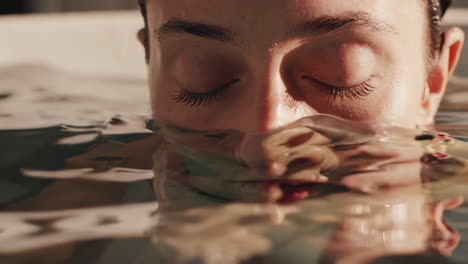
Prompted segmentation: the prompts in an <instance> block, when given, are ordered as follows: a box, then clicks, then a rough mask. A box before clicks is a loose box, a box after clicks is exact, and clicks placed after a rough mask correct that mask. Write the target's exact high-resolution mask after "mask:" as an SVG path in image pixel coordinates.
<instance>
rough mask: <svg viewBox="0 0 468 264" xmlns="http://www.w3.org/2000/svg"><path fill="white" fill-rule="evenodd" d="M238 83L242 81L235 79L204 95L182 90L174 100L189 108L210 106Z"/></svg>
mask: <svg viewBox="0 0 468 264" xmlns="http://www.w3.org/2000/svg"><path fill="white" fill-rule="evenodd" d="M238 82H240V79H235V80H232V81H230V82H228V83H226V84H224V85H222V86H221V87H218V88H216V89H214V90H211V91H208V92H204V93H196V92H192V91H189V90H187V89H184V88H181V89H180V90H179V91H177V92H176V93H175V94H174V95H173V96H172V99H173V100H174V101H176V102H178V103H183V104H184V105H185V106H188V107H197V106H200V105H203V104H210V103H212V102H213V101H216V100H219V99H220V98H221V97H222V96H223V95H224V94H225V92H226V91H227V90H228V89H229V88H230V87H232V86H233V85H234V84H236V83H238Z"/></svg>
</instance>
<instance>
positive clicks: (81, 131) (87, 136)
mask: <svg viewBox="0 0 468 264" xmlns="http://www.w3.org/2000/svg"><path fill="white" fill-rule="evenodd" d="M22 76H23V77H22ZM24 76H28V77H29V78H24ZM0 80H1V82H0V120H1V122H0V123H1V125H0V127H1V130H0V147H1V149H2V152H1V154H0V171H1V175H2V177H1V178H0V188H1V191H0V205H1V208H2V212H1V213H0V259H4V261H5V263H72V264H73V263H103V264H105V263H207V264H211V263H223V264H224V263H227V264H229V263H365V261H372V263H410V262H411V263H450V262H449V261H452V262H455V263H464V261H465V260H466V259H467V258H468V256H467V255H466V252H468V251H467V250H468V249H467V248H464V247H465V243H463V241H464V236H468V224H467V222H466V216H467V215H468V209H467V207H466V206H465V204H463V200H462V199H461V198H462V197H463V198H465V199H466V198H468V191H467V190H468V188H467V187H468V182H467V180H466V178H465V176H466V174H464V171H465V167H466V166H465V159H464V158H463V157H467V156H466V155H465V152H466V149H464V148H462V149H461V150H456V151H452V152H451V153H452V154H453V153H455V154H456V155H457V156H456V157H450V156H440V155H439V156H438V155H426V159H424V160H425V164H423V169H422V170H421V168H420V167H415V168H416V169H418V174H417V175H416V174H414V173H411V171H410V170H409V169H407V170H406V171H403V173H402V172H401V171H398V170H396V167H395V168H394V167H388V166H389V165H392V166H393V165H394V164H396V163H398V164H400V161H403V160H404V161H405V162H406V161H409V160H412V156H411V155H413V154H414V155H416V156H418V155H422V152H421V153H419V152H418V151H419V148H417V147H416V146H417V145H420V144H419V143H415V141H414V140H413V138H414V135H413V132H411V131H400V130H398V131H395V130H391V131H390V133H385V132H388V131H387V130H382V131H380V132H378V133H376V132H375V131H368V130H366V129H363V128H362V127H358V126H354V125H352V124H349V123H339V124H336V123H334V122H335V121H330V120H331V119H321V120H319V119H305V120H303V121H302V123H300V122H299V124H296V126H292V127H290V128H288V129H289V130H282V131H277V132H276V133H272V134H268V135H266V134H265V135H251V140H250V141H248V142H250V143H249V144H248V146H247V147H245V146H244V148H243V150H242V151H240V150H239V149H240V147H239V142H240V141H241V139H242V138H243V137H244V136H245V135H241V134H239V133H236V132H234V131H228V132H229V133H228V132H226V131H215V132H213V131H211V132H209V133H208V132H199V133H192V132H190V131H180V130H178V129H177V128H173V127H168V126H167V127H163V126H159V130H158V133H159V135H164V136H165V137H166V143H163V144H161V139H160V138H159V137H157V136H155V135H154V134H153V132H152V131H151V129H150V128H151V121H149V119H148V109H147V107H146V105H147V103H146V100H148V95H147V94H146V92H145V91H146V88H145V84H144V83H142V82H137V81H132V82H129V81H126V82H117V81H112V80H99V79H89V78H88V79H87V78H82V77H79V76H72V75H67V74H64V73H60V72H56V71H53V70H51V69H47V68H41V67H19V68H15V69H10V70H7V71H4V72H3V73H0ZM64 87H67V88H66V89H64ZM68 87H71V89H68ZM129 87H131V88H132V89H129ZM98 89H101V90H99V91H102V92H96V91H98ZM458 91H460V90H458ZM128 98H132V100H129V99H128ZM449 98H450V97H449ZM129 101H131V102H129ZM19 105H22V106H23V107H18V106H19ZM453 106H455V104H454V105H453ZM26 120H27V121H28V122H25V121H26ZM317 120H318V121H317ZM323 120H325V121H323ZM319 121H320V122H322V123H320V122H319ZM467 122H468V116H467V115H466V114H465V113H464V112H463V111H461V109H460V105H459V104H458V105H457V108H456V109H453V108H452V109H450V108H447V110H446V111H441V113H440V114H439V127H440V128H441V130H443V131H447V132H450V133H451V134H452V135H454V136H456V137H457V138H458V139H464V136H466V135H468V131H466V126H465V125H466V123H467ZM317 124H319V125H317ZM337 125H339V126H337ZM304 127H306V129H305V130H304ZM336 127H339V128H340V129H341V131H340V130H337V129H336ZM307 129H313V130H316V131H320V132H321V134H320V135H318V136H317V134H314V135H313V136H311V135H310V130H307ZM343 130H345V131H346V133H340V132H342V131H343ZM285 131H286V132H287V133H286V132H285ZM231 132H232V133H231ZM303 135H309V136H306V137H305V138H302V137H301V136H303ZM323 135H326V136H324V137H323ZM286 139H287V140H286ZM291 139H295V140H298V141H295V140H293V141H291ZM376 139H379V140H376ZM382 139H384V140H382ZM409 139H411V140H409ZM436 139H438V141H437V140H428V142H432V143H430V144H429V143H428V144H423V147H422V148H421V149H422V150H425V151H426V152H428V149H430V150H431V151H432V152H431V153H429V154H440V153H439V152H441V150H444V151H445V150H447V147H446V144H445V143H447V142H448V141H450V140H451V139H450V138H449V137H446V136H444V135H440V136H438V137H437V136H436ZM284 140H286V141H287V142H289V143H290V145H288V146H286V147H285V145H284V144H283V143H284V142H283V141H284ZM447 140H448V141H447ZM426 141H427V140H426ZM219 142H222V143H219ZM259 142H263V143H264V144H263V145H262V144H260V145H258V144H259ZM265 142H267V143H265ZM382 142H384V143H382ZM440 142H442V143H443V144H441V143H440ZM449 143H450V142H449ZM450 144H452V143H450ZM450 144H449V145H450ZM312 145H314V146H315V145H320V146H321V147H322V148H321V149H320V151H319V152H320V153H321V154H322V156H320V157H321V160H320V161H318V160H317V159H316V156H314V155H312V154H311V153H310V152H307V151H306V152H307V153H305V152H304V150H310V148H311V146H312ZM362 145H364V146H370V147H373V148H372V149H371V150H379V151H381V150H383V149H385V148H386V147H389V146H393V147H395V146H397V147H396V149H398V152H399V153H410V154H411V155H407V156H404V157H401V156H400V158H402V160H398V159H394V158H395V156H394V155H393V156H392V155H383V156H378V157H377V158H376V157H375V156H372V155H370V154H369V155H368V156H366V158H361V159H358V161H359V162H357V163H353V164H348V167H347V169H343V168H342V167H340V168H335V166H334V165H333V164H334V163H333V162H335V161H336V160H340V159H342V157H348V158H349V157H353V155H354V156H356V155H357V156H359V155H361V154H359V153H356V152H352V151H354V150H355V148H352V147H351V148H350V147H349V146H355V147H356V146H362ZM265 146H266V147H265ZM330 146H333V148H331V150H330ZM337 146H339V148H338V147H337ZM344 146H346V147H344ZM262 147H264V148H262ZM297 147H304V148H299V149H298V148H297ZM448 148H449V149H451V148H450V147H448ZM155 150H157V151H156V154H155V155H154V156H155V158H154V161H155V163H156V168H155V171H156V172H158V173H159V174H158V175H159V176H160V177H156V180H155V184H154V185H155V187H154V188H155V189H156V193H157V195H158V198H159V199H158V200H159V203H157V202H156V200H155V194H154V193H153V186H152V185H153V177H154V173H153V157H152V153H153V152H155ZM259 150H261V151H260V152H259ZM368 150H369V149H368ZM394 150H395V148H392V151H394ZM347 151H348V152H347ZM349 151H351V152H349ZM338 152H339V153H341V154H340V155H341V156H340V155H338V156H334V154H336V153H338ZM429 152H430V151H429ZM271 153H273V154H274V155H273V156H272V155H269V154H271ZM284 153H289V154H288V155H285V154H284ZM291 153H292V154H291ZM324 153H325V154H324ZM343 153H354V154H349V155H348V154H346V155H348V156H346V155H345V154H343ZM367 153H374V152H372V151H368V152H367ZM174 155H176V156H178V157H183V158H184V159H185V160H187V162H186V163H185V164H184V166H183V167H182V166H180V163H179V162H180V161H179V160H178V159H177V158H176V157H174ZM327 155H329V156H327ZM291 156H293V158H280V159H277V157H291ZM272 157H275V158H272ZM324 157H325V158H324ZM327 157H329V158H327ZM361 157H362V156H361ZM334 158H336V160H335V159H334ZM298 160H300V161H302V163H301V162H299V163H297V162H295V161H298ZM304 160H306V161H309V163H307V162H306V163H304V162H303V161H304ZM311 160H312V161H313V162H312V163H314V162H315V163H320V164H322V165H323V166H324V167H321V169H317V168H315V167H314V166H311V163H310V162H311ZM377 160H378V161H379V162H377V163H376V161H377ZM272 161H275V162H276V163H274V164H275V165H276V167H274V168H275V169H274V170H268V169H266V168H270V167H269V165H271V164H273V163H272ZM364 161H366V162H367V163H365V164H363V162H364ZM269 162H270V163H269ZM327 162H328V163H327ZM304 164H305V165H304ZM371 164H377V165H376V166H374V167H372V166H368V165H371ZM418 164H419V165H421V164H420V163H419V162H418ZM364 165H365V166H364ZM181 168H185V169H184V170H181ZM323 168H325V169H323ZM351 168H354V170H356V168H360V170H362V169H363V168H365V170H366V171H365V172H369V173H370V172H372V174H364V176H362V175H361V178H359V177H358V178H354V180H353V178H352V177H347V176H348V175H349V174H350V171H351ZM388 168H392V169H394V170H392V169H388ZM404 168H410V167H404ZM187 170H188V171H190V173H191V175H192V178H187V177H185V178H184V177H182V180H180V179H181V177H180V175H182V174H186V173H187ZM266 171H267V172H266ZM382 171H386V174H382V173H381V172H382ZM389 171H390V172H391V173H390V174H389V173H388V172H389ZM419 171H423V172H424V173H425V174H424V175H426V176H424V175H423V178H422V181H424V182H425V183H424V184H422V185H421V184H419V183H421V177H419ZM361 172H362V171H361ZM376 172H378V173H381V174H376ZM392 173H393V174H392ZM220 174H222V176H221V177H218V176H219V175H220ZM215 175H216V176H217V177H214V176H215ZM272 175H273V176H274V177H286V178H288V179H289V180H288V181H287V182H284V181H281V182H279V181H276V180H275V181H273V182H272V184H271V185H272V186H273V187H272V188H268V190H267V191H265V179H271V177H272ZM275 175H276V176H275ZM369 175H371V176H372V177H371V178H369ZM389 175H400V177H389ZM413 175H416V176H417V177H411V176H413ZM252 178H254V179H256V180H255V184H251V183H239V182H237V183H236V182H235V181H233V179H236V180H239V181H244V180H249V179H252ZM383 178H385V179H386V180H385V181H376V180H375V179H383ZM389 178H391V179H390V181H389V180H388V179H389ZM207 179H208V180H207ZM275 179H276V178H275ZM346 179H351V180H347V181H346ZM291 181H297V182H296V183H301V184H303V183H304V181H307V183H308V184H309V185H307V188H306V189H307V190H308V193H307V195H309V196H313V197H314V199H307V200H303V201H299V202H295V203H281V204H274V203H268V204H259V203H252V202H255V201H260V200H264V201H270V202H271V201H272V200H271V199H273V201H276V200H275V199H280V198H275V197H276V196H275V195H278V193H279V196H278V197H281V194H282V195H283V197H284V194H285V193H288V192H292V193H293V194H292V197H293V198H294V197H295V196H294V195H299V196H300V195H301V194H302V193H304V192H299V194H296V193H295V191H296V189H297V188H296V187H290V186H289V185H291V184H292V182H291ZM311 182H312V183H313V184H312V183H311ZM371 182H372V183H375V182H376V184H374V185H372V184H369V183H371ZM402 182H403V183H404V184H401V183H402ZM416 182H417V183H418V184H415V183H416ZM260 183H261V184H260ZM281 184H286V185H288V186H287V187H284V186H283V185H281ZM310 184H311V185H310ZM268 186H270V185H268ZM278 186H279V187H278ZM390 187H391V188H390ZM275 188H276V189H275ZM288 188H289V189H288ZM290 189H292V190H293V191H290ZM311 189H312V190H314V191H313V192H310V190H311ZM259 190H260V191H259ZM296 198H297V197H296ZM227 200H231V201H230V202H227ZM280 200H281V199H280ZM293 200H294V199H293ZM240 201H243V202H240ZM283 202H289V199H286V201H283ZM158 207H159V209H158ZM156 209H158V210H156ZM449 209H452V210H450V211H449ZM444 212H445V217H444ZM452 228H453V229H452ZM460 239H461V242H460V241H459V240H460ZM405 261H406V262H405ZM2 263H3V262H2Z"/></svg>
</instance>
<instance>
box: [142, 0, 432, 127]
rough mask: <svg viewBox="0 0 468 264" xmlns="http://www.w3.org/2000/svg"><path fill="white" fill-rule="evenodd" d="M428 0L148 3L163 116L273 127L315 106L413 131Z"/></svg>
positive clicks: (192, 123) (423, 70)
mask: <svg viewBox="0 0 468 264" xmlns="http://www.w3.org/2000/svg"><path fill="white" fill-rule="evenodd" d="M423 3H424V2H423V1H407V0H346V1H343V0H248V1H247V0H236V1H219V0H197V1H194V0H149V2H148V4H147V5H148V24H149V32H150V35H149V44H150V46H149V52H150V53H149V54H150V55H149V56H150V57H149V69H150V85H151V92H152V106H153V112H154V115H155V119H156V120H158V121H166V122H170V123H171V124H174V125H178V126H183V127H187V128H190V129H195V130H215V129H235V130H240V131H243V132H263V131H267V130H270V129H273V128H277V127H280V126H284V125H287V124H289V123H291V122H294V121H295V120H298V119H300V118H302V117H305V116H310V115H314V114H319V113H320V114H331V115H336V116H339V117H342V118H344V119H349V120H353V121H357V122H362V123H371V124H385V125H398V126H403V127H409V128H413V127H415V126H417V125H418V124H419V123H418V122H420V120H419V119H420V112H421V107H422V103H421V102H422V98H423V91H424V89H423V88H424V87H425V86H426V81H427V68H428V67H427V55H428V49H427V47H428V37H427V33H428V30H429V26H428V24H427V22H426V20H427V12H426V7H425V6H424V4H423Z"/></svg>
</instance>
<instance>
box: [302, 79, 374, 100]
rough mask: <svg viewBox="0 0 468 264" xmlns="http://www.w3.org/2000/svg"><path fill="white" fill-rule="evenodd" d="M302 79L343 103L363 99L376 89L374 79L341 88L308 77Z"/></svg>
mask: <svg viewBox="0 0 468 264" xmlns="http://www.w3.org/2000/svg"><path fill="white" fill-rule="evenodd" d="M302 78H304V79H307V80H308V81H309V82H311V83H312V84H313V85H314V86H315V87H317V88H319V89H320V91H321V92H324V93H326V94H328V95H330V96H332V97H333V99H336V98H340V100H341V101H343V100H344V99H345V98H347V99H350V100H358V99H363V98H364V97H366V96H369V95H370V94H371V93H372V92H373V91H374V90H375V88H376V86H375V85H374V84H373V83H372V80H373V78H372V77H371V78H369V79H368V80H367V81H365V82H362V83H360V84H357V85H353V86H350V87H340V86H335V85H331V84H327V83H325V82H322V81H319V80H317V79H314V78H312V77H309V76H307V75H303V76H302Z"/></svg>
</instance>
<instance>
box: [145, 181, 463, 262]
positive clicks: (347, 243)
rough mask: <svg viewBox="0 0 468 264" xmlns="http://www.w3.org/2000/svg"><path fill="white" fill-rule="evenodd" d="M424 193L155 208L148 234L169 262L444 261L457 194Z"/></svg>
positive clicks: (450, 246) (454, 237)
mask: <svg viewBox="0 0 468 264" xmlns="http://www.w3.org/2000/svg"><path fill="white" fill-rule="evenodd" d="M429 199H430V197H429V196H427V192H426V191H424V190H423V189H421V188H419V187H415V188H409V189H400V190H397V191H392V192H387V193H381V194H378V195H371V196H362V195H352V194H341V195H337V196H332V197H330V198H328V199H323V200H322V199H318V200H309V201H303V202H300V203H296V204H293V205H287V206H280V205H274V206H273V205H270V206H268V205H259V204H228V205H225V206H214V207H204V208H196V209H188V210H182V211H168V212H166V211H164V210H162V211H161V214H160V219H159V220H160V221H159V222H158V225H157V226H156V228H155V232H154V242H155V243H156V244H157V245H158V246H163V248H164V249H166V250H165V251H164V252H166V253H168V254H169V256H167V257H168V258H169V259H170V260H171V263H186V262H184V261H188V260H194V259H197V260H200V263H206V264H211V263H298V264H301V263H343V264H347V263H350V264H351V263H352V264H356V263H410V262H408V260H411V259H416V260H417V259H418V258H417V257H416V256H419V257H420V259H424V257H426V262H413V263H443V262H437V261H440V260H443V257H442V256H443V255H450V254H451V252H452V251H453V250H454V248H455V247H457V245H458V242H459V235H458V234H457V233H456V232H454V231H453V229H452V228H451V227H450V226H449V225H448V224H447V223H446V222H445V220H444V219H443V215H442V213H443V212H444V211H445V210H447V209H451V208H454V207H457V206H459V205H460V203H461V201H459V200H457V199H448V200H445V201H440V202H430V201H429ZM428 252H432V255H431V254H428ZM392 256H393V258H394V260H398V258H399V262H396V261H392ZM404 256H407V258H405V257H404ZM408 256H412V257H413V258H411V257H408ZM251 259H253V260H254V261H251V262H249V261H246V260H251ZM221 260H222V261H221ZM385 260H386V261H387V262H386V261H385ZM243 261H245V262H243ZM262 261H263V262H262ZM388 261H390V262H388Z"/></svg>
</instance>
